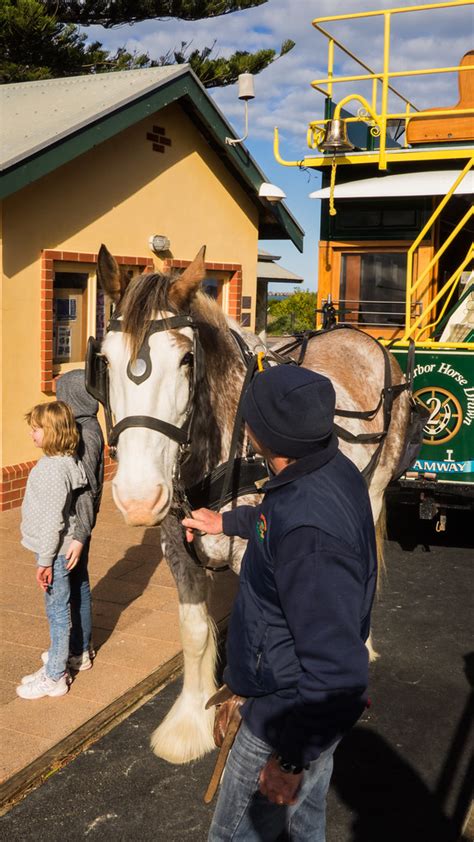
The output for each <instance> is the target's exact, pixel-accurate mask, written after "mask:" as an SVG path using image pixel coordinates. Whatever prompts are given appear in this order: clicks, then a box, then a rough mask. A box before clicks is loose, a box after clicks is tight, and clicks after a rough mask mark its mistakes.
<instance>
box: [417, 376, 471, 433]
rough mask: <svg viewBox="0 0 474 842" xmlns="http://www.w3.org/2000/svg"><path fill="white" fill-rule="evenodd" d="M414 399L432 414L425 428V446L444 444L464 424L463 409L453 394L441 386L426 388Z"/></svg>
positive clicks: (418, 392)
mask: <svg viewBox="0 0 474 842" xmlns="http://www.w3.org/2000/svg"><path fill="white" fill-rule="evenodd" d="M413 397H414V398H415V399H416V400H417V401H418V402H419V403H421V404H423V406H425V407H426V409H427V410H428V411H429V413H430V417H429V419H428V421H427V422H426V424H425V426H424V427H423V444H444V443H445V442H447V441H449V440H450V439H452V438H453V437H454V436H455V435H456V433H457V431H458V430H459V428H460V426H461V424H462V409H461V404H460V403H459V401H458V399H457V398H456V397H455V395H453V394H452V392H448V390H447V389H441V388H440V387H439V386H425V387H424V388H423V389H418V391H417V392H415V393H414V394H413Z"/></svg>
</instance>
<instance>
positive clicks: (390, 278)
mask: <svg viewBox="0 0 474 842" xmlns="http://www.w3.org/2000/svg"><path fill="white" fill-rule="evenodd" d="M405 288H406V253H405V252H378V253H377V252H362V253H361V252H359V253H355V252H350V253H343V254H342V255H341V278H340V300H339V307H340V308H345V309H346V314H345V316H343V320H344V321H347V322H358V323H359V324H362V325H381V326H383V325H397V326H398V325H400V326H401V325H403V324H404V319H405Z"/></svg>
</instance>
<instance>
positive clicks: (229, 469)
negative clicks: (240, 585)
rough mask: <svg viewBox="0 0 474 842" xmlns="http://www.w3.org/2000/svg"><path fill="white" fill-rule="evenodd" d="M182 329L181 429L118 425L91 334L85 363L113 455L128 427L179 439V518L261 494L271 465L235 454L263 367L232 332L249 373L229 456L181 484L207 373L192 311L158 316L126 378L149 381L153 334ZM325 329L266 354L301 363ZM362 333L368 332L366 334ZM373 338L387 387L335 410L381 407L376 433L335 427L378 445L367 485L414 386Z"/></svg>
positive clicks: (346, 414)
mask: <svg viewBox="0 0 474 842" xmlns="http://www.w3.org/2000/svg"><path fill="white" fill-rule="evenodd" d="M181 327H189V328H191V329H192V331H193V355H192V360H193V377H192V383H191V387H190V390H189V396H188V403H187V407H186V412H185V418H184V421H183V423H182V425H181V427H177V426H175V425H174V424H169V423H168V422H167V421H162V420H161V419H159V418H154V417H153V416H148V415H129V416H126V417H125V418H122V419H121V420H120V421H119V422H117V423H116V424H114V423H113V417H112V410H111V406H110V393H109V392H110V390H109V377H108V369H107V362H106V360H105V357H104V356H103V355H102V354H101V352H100V348H101V346H100V342H98V341H97V340H96V339H94V338H93V337H90V338H89V342H88V346H87V353H86V367H85V378H86V388H87V391H88V392H89V393H90V394H91V395H92V396H93V397H95V398H96V399H97V400H98V401H100V403H102V404H103V406H104V410H105V417H106V425H107V439H108V443H109V448H110V451H111V456H112V458H116V448H117V443H118V439H119V437H120V435H121V433H122V432H123V431H124V430H126V429H131V428H139V427H145V428H148V429H151V430H156V431H157V432H159V433H162V434H163V435H165V436H167V437H168V438H170V439H172V440H173V441H176V442H177V443H178V445H179V449H178V456H177V461H176V464H175V469H174V476H173V485H174V487H175V493H174V503H175V505H174V506H173V509H174V511H175V513H176V516H177V518H178V519H179V520H182V518H183V517H186V516H188V515H189V514H190V513H191V511H192V510H193V509H196V508H200V507H203V506H205V507H206V508H210V509H213V510H215V511H220V510H221V509H222V507H223V506H224V505H225V504H226V503H228V502H230V501H231V500H234V499H237V497H239V496H242V495H243V494H251V493H253V494H256V493H259V491H260V486H261V485H262V484H263V482H264V481H265V480H266V479H267V477H268V472H267V468H266V465H265V462H264V461H263V460H262V459H259V458H257V457H256V456H255V455H253V454H251V453H250V452H249V453H247V455H246V456H245V457H239V458H237V457H236V453H237V448H238V444H239V439H240V436H241V430H242V421H243V418H242V402H243V396H244V393H245V390H246V388H247V386H248V385H249V383H250V382H251V380H252V378H253V377H254V375H255V371H256V369H257V367H259V357H258V356H257V355H256V354H254V353H253V352H252V351H251V350H250V349H249V347H248V345H247V343H246V342H245V340H244V339H243V337H242V336H241V335H240V334H239V333H237V332H236V331H234V330H231V333H232V336H233V338H234V340H235V342H236V344H237V347H238V349H239V351H240V354H241V356H242V360H243V362H244V365H245V368H246V371H245V376H244V380H243V384H242V389H241V392H240V397H239V403H238V406H237V412H236V416H235V420H234V428H233V432H232V439H231V444H230V448H229V458H228V460H227V462H224V463H222V464H220V465H218V466H217V468H215V469H214V470H213V471H211V472H210V473H209V474H207V475H206V476H205V477H204V478H203V479H202V480H200V481H199V482H198V483H195V484H194V485H193V486H191V487H188V488H185V487H184V486H183V483H182V480H181V468H182V466H183V465H184V464H185V462H186V460H187V458H188V456H189V452H190V448H191V445H192V426H193V417H194V412H195V401H194V397H195V394H196V392H197V388H198V386H199V384H200V383H201V382H202V380H203V378H204V371H205V362H204V350H203V348H202V345H201V342H200V339H199V331H198V326H197V324H196V322H195V321H194V320H193V318H192V316H191V315H190V314H187V315H174V316H171V317H170V318H167V319H154V320H152V321H150V324H149V328H148V330H147V333H146V336H145V340H144V342H143V344H142V346H141V348H140V349H139V352H138V354H137V357H136V359H135V360H134V361H133V363H131V362H129V363H128V366H127V376H128V377H129V379H130V380H132V381H133V382H134V383H136V384H140V383H143V382H144V381H145V380H147V379H148V377H149V376H150V374H151V370H152V361H151V356H150V346H149V338H150V336H151V335H152V334H153V333H157V332H160V331H168V330H173V329H177V328H181ZM348 328H349V329H351V330H357V331H358V332H359V333H362V332H363V331H360V330H359V329H358V328H355V327H353V326H352V325H347V326H346V325H334V326H332V327H331V328H330V330H338V329H345V330H347V329H348ZM113 331H116V332H122V331H123V323H122V322H121V321H120V320H119V319H111V320H110V322H109V324H108V326H107V332H113ZM327 333H328V330H327V329H323V330H317V331H305V332H304V333H303V334H300V335H298V336H295V339H294V340H293V341H291V342H290V343H288V344H287V345H285V346H283V348H280V349H279V350H278V351H270V353H269V354H268V357H269V358H270V359H271V360H273V361H274V362H275V363H276V364H277V365H302V364H303V362H304V358H305V355H306V350H307V347H308V342H309V340H310V339H313V338H315V337H317V336H321V335H323V334H327ZM364 335H365V336H368V334H364ZM370 338H371V339H372V340H373V341H374V342H375V343H376V344H377V345H378V346H379V347H380V349H381V350H382V353H383V357H384V386H383V388H382V390H381V394H380V399H379V402H378V404H377V406H376V407H375V409H372V410H366V411H360V412H358V411H355V410H354V411H352V410H344V409H336V412H335V414H336V415H337V416H339V417H342V418H359V419H362V420H367V421H372V420H374V418H375V416H376V415H377V413H378V411H379V410H380V407H381V406H382V407H383V430H382V431H380V432H378V433H360V434H359V435H354V434H352V433H350V432H349V431H348V430H345V429H344V428H343V427H341V426H339V425H338V424H335V425H334V429H335V432H336V433H337V435H338V436H339V437H340V438H342V439H343V440H344V441H348V442H351V443H357V444H373V443H377V445H378V446H377V448H376V450H375V451H374V453H373V454H372V456H371V458H370V460H369V462H368V464H367V465H366V467H365V468H364V470H363V471H362V475H363V476H364V478H365V479H366V481H367V483H369V482H370V479H371V477H372V475H373V473H374V471H375V468H376V467H377V464H378V461H379V459H380V455H381V451H382V447H383V443H384V439H385V437H386V435H387V433H388V429H389V425H390V421H391V415H392V408H393V401H394V399H395V398H396V397H397V396H398V395H399V394H401V392H403V391H404V390H406V389H410V386H411V375H408V376H407V382H406V383H402V384H398V385H393V384H392V374H391V366H390V357H389V354H388V352H387V350H386V349H385V348H384V346H383V345H381V344H380V342H378V341H377V340H376V339H374V338H373V337H370ZM298 348H299V350H300V353H299V357H298V359H297V360H294V359H293V358H292V357H290V356H289V354H291V353H292V352H293V351H296V350H297V349H298ZM411 367H413V361H412V362H411ZM183 538H184V545H185V548H186V551H187V552H188V554H189V555H190V557H191V558H192V559H193V560H194V561H195V563H196V564H198V565H199V566H200V567H203V568H205V569H207V570H211V571H213V572H220V571H224V570H227V569H228V568H229V565H220V566H218V567H214V566H211V565H205V564H203V563H202V561H201V559H200V558H199V556H198V554H197V551H196V548H195V547H194V545H193V544H192V543H190V544H188V542H187V541H186V539H185V537H184V535H183Z"/></svg>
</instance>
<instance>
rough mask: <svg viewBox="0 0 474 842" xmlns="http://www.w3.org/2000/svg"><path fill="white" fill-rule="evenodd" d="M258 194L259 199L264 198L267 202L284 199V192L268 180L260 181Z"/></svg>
mask: <svg viewBox="0 0 474 842" xmlns="http://www.w3.org/2000/svg"><path fill="white" fill-rule="evenodd" d="M258 195H259V196H260V198H261V199H266V200H267V202H274V203H277V202H282V201H283V199H286V193H284V192H283V190H282V189H281V187H277V186H276V184H270V183H269V182H268V181H263V182H262V183H261V185H260V187H259V190H258Z"/></svg>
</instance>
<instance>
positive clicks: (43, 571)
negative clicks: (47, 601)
mask: <svg viewBox="0 0 474 842" xmlns="http://www.w3.org/2000/svg"><path fill="white" fill-rule="evenodd" d="M36 581H37V582H38V585H39V586H40V588H42V589H43V590H44V591H47V590H48V588H50V587H51V585H52V583H53V568H52V567H37V568H36Z"/></svg>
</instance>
